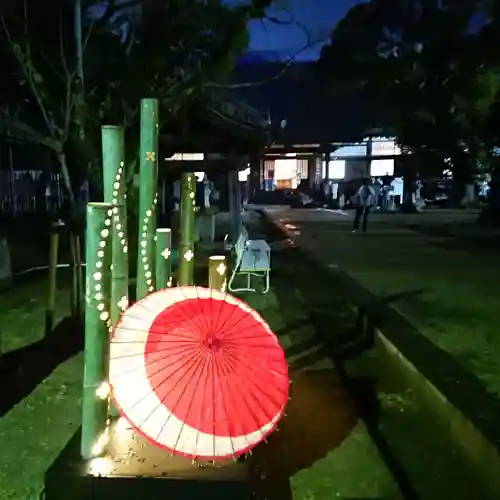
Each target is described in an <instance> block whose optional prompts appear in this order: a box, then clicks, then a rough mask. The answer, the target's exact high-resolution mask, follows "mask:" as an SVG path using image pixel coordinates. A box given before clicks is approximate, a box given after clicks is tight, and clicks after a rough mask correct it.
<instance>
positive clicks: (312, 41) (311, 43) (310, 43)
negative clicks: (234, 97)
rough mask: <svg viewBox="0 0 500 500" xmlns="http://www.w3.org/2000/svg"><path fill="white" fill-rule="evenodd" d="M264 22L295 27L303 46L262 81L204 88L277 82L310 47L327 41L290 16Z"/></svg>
mask: <svg viewBox="0 0 500 500" xmlns="http://www.w3.org/2000/svg"><path fill="white" fill-rule="evenodd" d="M263 19H264V20H268V21H269V22H271V23H272V24H276V25H279V26H296V27H297V28H299V29H300V30H301V31H302V33H303V34H304V36H305V38H306V41H305V43H304V45H303V46H302V47H301V48H300V49H299V50H298V51H297V52H296V53H295V54H294V55H293V56H291V57H288V58H287V59H285V61H282V62H283V67H282V68H281V69H280V70H279V71H278V72H277V73H276V74H274V75H272V76H270V77H268V78H265V79H264V80H257V81H255V82H243V83H232V84H231V83H228V84H224V83H217V82H209V83H207V84H205V85H204V86H205V87H207V88H219V89H241V88H248V87H258V86H262V85H267V84H268V83H270V82H273V81H276V80H279V79H280V78H281V77H282V76H283V75H284V74H285V73H286V72H287V70H288V69H289V68H290V66H291V65H292V64H293V63H294V62H295V61H296V59H297V57H298V56H299V55H300V54H302V53H303V52H305V51H306V50H308V49H310V48H311V47H314V46H315V45H317V44H318V43H321V42H324V41H326V40H327V39H328V34H326V35H321V36H319V37H313V35H312V34H311V32H310V31H309V30H308V28H307V26H306V25H305V24H303V23H300V22H298V21H296V20H295V19H294V18H293V17H292V16H290V19H289V20H283V19H279V18H277V17H275V16H269V15H266V16H265V17H264V18H263Z"/></svg>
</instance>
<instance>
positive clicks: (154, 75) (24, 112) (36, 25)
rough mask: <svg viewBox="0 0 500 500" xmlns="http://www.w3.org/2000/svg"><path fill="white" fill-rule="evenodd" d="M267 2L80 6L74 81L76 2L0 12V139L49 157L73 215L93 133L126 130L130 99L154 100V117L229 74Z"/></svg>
mask: <svg viewBox="0 0 500 500" xmlns="http://www.w3.org/2000/svg"><path fill="white" fill-rule="evenodd" d="M268 4H269V1H267V0H254V1H253V2H252V3H250V4H245V5H237V6H235V7H228V6H227V5H225V3H223V2H222V1H221V0H210V1H207V2H199V1H197V0H181V1H178V2H171V1H168V0H133V1H122V2H118V1H117V0H108V1H107V2H106V3H105V6H104V8H102V3H101V2H96V1H94V0H87V1H85V2H84V3H83V9H84V13H85V22H84V24H83V27H82V31H83V33H82V34H81V39H82V46H83V54H81V57H83V68H84V81H83V80H82V78H81V76H79V74H78V67H79V65H80V63H81V62H82V61H81V60H80V59H79V58H80V55H79V54H78V53H77V51H76V48H77V40H78V38H79V36H80V33H78V32H75V23H74V14H75V11H74V9H75V5H76V7H78V2H76V3H75V4H73V3H72V2H68V1H67V0H52V1H50V2H39V1H38V0H23V1H20V2H12V3H7V4H5V5H4V4H2V6H1V7H0V42H1V44H0V50H1V52H0V54H1V58H2V62H5V65H4V66H3V68H7V69H8V75H7V78H4V79H3V81H2V87H1V92H0V102H1V104H2V116H1V120H0V121H1V125H0V126H1V127H2V130H1V131H2V132H4V133H7V134H10V135H12V136H15V137H20V136H22V137H24V138H25V139H26V138H28V139H29V141H30V142H34V143H36V144H39V145H43V146H45V147H48V148H50V149H51V150H52V151H53V153H54V156H55V157H56V158H57V161H58V163H59V167H60V170H61V174H62V178H63V181H64V186H65V189H66V193H67V198H68V201H69V203H70V205H71V206H72V207H74V206H75V204H76V201H77V198H78V196H77V193H78V190H79V189H80V187H81V186H82V184H83V183H84V181H85V180H87V179H88V177H89V174H90V166H91V165H92V164H94V165H95V164H96V163H97V159H98V157H99V154H98V151H99V139H100V138H99V129H100V125H101V124H102V123H112V124H123V125H125V126H126V127H128V128H129V129H131V128H133V126H134V124H135V123H136V121H137V117H138V105H139V100H140V98H141V97H145V96H151V95H153V96H155V97H158V98H159V99H160V102H161V105H162V106H163V109H164V110H165V111H166V113H162V116H165V115H167V116H171V115H174V114H176V113H178V112H180V111H181V110H182V109H183V106H184V105H185V104H186V102H188V101H189V100H190V99H192V97H193V96H195V95H196V94H198V93H200V92H201V91H202V89H203V85H204V83H205V82H206V81H207V80H210V79H212V80H216V79H218V78H219V77H220V76H222V75H223V74H224V73H226V72H227V71H229V70H230V69H231V67H232V65H233V63H234V60H235V57H236V56H237V55H238V54H239V53H241V52H242V51H243V50H244V49H245V48H246V44H247V42H248V34H247V29H246V24H247V21H248V19H250V18H251V17H258V16H262V15H263V14H264V9H265V7H266V6H267V5H268ZM77 31H78V26H77ZM128 143H129V144H132V148H134V147H135V146H134V144H133V143H131V142H130V141H129V142H128ZM135 153H136V151H135V150H134V151H133V152H132V153H131V157H132V156H134V155H135ZM132 161H133V160H132Z"/></svg>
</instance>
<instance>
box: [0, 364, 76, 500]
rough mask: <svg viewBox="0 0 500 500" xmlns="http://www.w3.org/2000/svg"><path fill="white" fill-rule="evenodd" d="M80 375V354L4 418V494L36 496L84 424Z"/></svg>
mask: <svg viewBox="0 0 500 500" xmlns="http://www.w3.org/2000/svg"><path fill="white" fill-rule="evenodd" d="M82 375H83V363H82V356H81V355H78V356H77V357H74V358H72V359H70V360H69V361H67V362H66V363H64V364H62V365H61V366H59V367H58V368H57V369H56V370H55V371H54V372H53V373H52V374H51V375H50V377H48V378H47V379H46V380H45V381H44V382H42V383H41V384H40V385H39V386H38V387H37V388H36V389H35V390H34V391H33V392H32V393H31V394H30V395H29V396H28V397H26V398H25V399H23V401H22V402H21V403H19V404H18V405H17V406H16V407H15V408H13V409H12V410H11V411H10V412H9V413H7V415H5V416H4V417H2V418H1V419H0V450H2V451H1V453H0V498H2V500H38V495H39V493H40V491H41V489H42V487H43V481H44V474H45V471H46V470H47V468H48V467H49V465H50V464H51V463H52V461H53V460H54V459H55V458H56V457H57V455H58V454H59V452H60V451H61V450H62V448H63V447H64V446H65V445H66V443H67V441H68V440H69V438H70V437H71V436H72V434H73V433H74V432H75V430H76V429H77V427H78V426H79V425H80V398H81V392H82Z"/></svg>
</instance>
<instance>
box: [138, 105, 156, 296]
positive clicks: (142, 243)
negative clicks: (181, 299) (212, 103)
mask: <svg viewBox="0 0 500 500" xmlns="http://www.w3.org/2000/svg"><path fill="white" fill-rule="evenodd" d="M139 155H140V156H139V213H138V225H139V237H138V242H139V251H138V252H137V285H136V298H137V300H139V299H142V298H143V297H145V296H146V295H147V294H148V293H149V292H152V291H153V290H154V289H155V288H154V259H155V250H154V245H155V235H156V190H157V187H156V186H157V181H158V100H157V99H142V100H141V145H140V153H139Z"/></svg>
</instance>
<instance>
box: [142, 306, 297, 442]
mask: <svg viewBox="0 0 500 500" xmlns="http://www.w3.org/2000/svg"><path fill="white" fill-rule="evenodd" d="M241 305H242V303H241V302H240V301H235V299H233V301H231V302H227V301H225V300H217V299H214V298H212V297H208V298H192V299H185V300H183V301H181V302H177V303H175V304H172V305H170V306H168V307H167V308H166V309H164V310H163V311H162V312H160V313H159V314H158V315H157V317H156V318H155V320H154V321H153V323H152V325H151V327H150V329H149V334H148V338H147V342H146V347H145V351H144V357H145V360H144V361H145V368H146V374H147V377H148V379H149V382H150V384H151V387H152V389H153V390H154V391H155V393H156V395H157V396H158V399H159V400H160V401H161V402H162V404H163V405H164V406H165V407H166V408H167V409H168V410H169V412H171V413H172V414H174V415H175V416H176V417H177V418H178V419H179V420H181V421H182V422H184V423H185V424H187V425H189V426H191V427H193V428H194V429H198V430H199V431H201V432H205V433H208V434H213V435H214V436H242V435H248V434H251V433H252V432H256V431H259V429H262V428H263V427H264V426H265V425H266V424H268V423H269V422H270V421H272V420H273V418H276V416H277V415H279V414H280V412H281V411H282V409H283V408H284V406H285V405H286V402H287V400H288V390H289V380H288V368H287V364H286V361H285V357H284V353H283V350H282V349H281V347H280V346H279V344H278V342H277V339H276V337H275V335H274V334H273V333H272V332H271V330H270V329H269V327H268V326H267V324H266V323H265V321H264V320H263V319H262V318H261V317H260V316H259V315H258V314H257V313H255V311H252V310H250V309H249V308H248V307H241Z"/></svg>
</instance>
